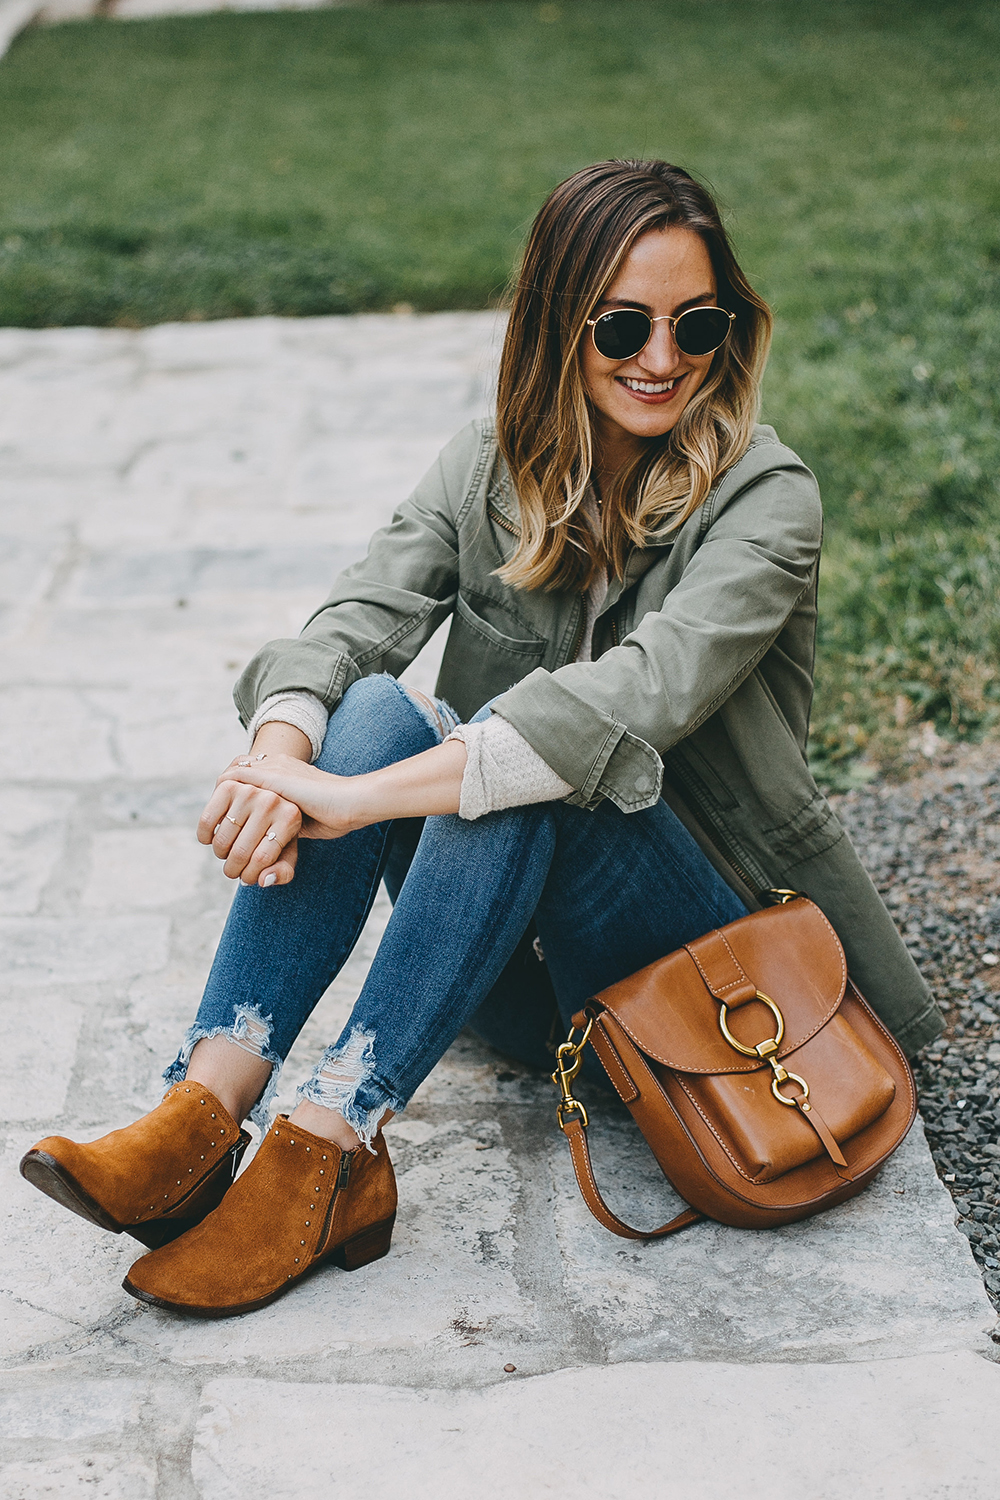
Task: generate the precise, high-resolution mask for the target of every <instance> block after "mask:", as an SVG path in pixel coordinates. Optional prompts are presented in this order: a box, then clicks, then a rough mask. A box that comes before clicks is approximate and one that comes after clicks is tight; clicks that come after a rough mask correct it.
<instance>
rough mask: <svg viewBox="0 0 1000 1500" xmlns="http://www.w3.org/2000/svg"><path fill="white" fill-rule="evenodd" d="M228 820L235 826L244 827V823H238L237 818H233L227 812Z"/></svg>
mask: <svg viewBox="0 0 1000 1500" xmlns="http://www.w3.org/2000/svg"><path fill="white" fill-rule="evenodd" d="M226 822H227V823H232V825H233V827H234V828H242V827H243V824H242V823H237V821H236V819H235V818H231V817H230V816H229V814H228V813H226Z"/></svg>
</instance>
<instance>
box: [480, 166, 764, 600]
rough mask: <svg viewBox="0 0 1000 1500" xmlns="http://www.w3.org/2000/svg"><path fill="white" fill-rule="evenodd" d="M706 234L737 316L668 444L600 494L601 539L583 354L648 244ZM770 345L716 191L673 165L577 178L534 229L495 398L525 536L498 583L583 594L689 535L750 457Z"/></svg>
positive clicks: (613, 169) (660, 442)
mask: <svg viewBox="0 0 1000 1500" xmlns="http://www.w3.org/2000/svg"><path fill="white" fill-rule="evenodd" d="M673 226H678V227H680V228H683V229H690V230H693V231H694V232H695V234H697V235H699V236H700V237H701V239H702V241H703V242H704V244H705V248H706V249H707V251H708V253H709V256H710V258H711V261H712V268H713V270H714V272H715V278H716V283H717V289H718V292H717V300H718V303H719V306H720V307H724V308H726V309H727V310H728V311H729V312H732V313H735V314H736V321H735V322H734V323H733V326H732V332H731V334H730V336H729V338H728V340H727V341H726V343H725V344H723V346H722V348H721V349H719V350H718V352H717V353H716V354H715V356H714V358H713V360H712V364H711V367H710V369H709V372H708V375H707V376H706V378H705V380H704V382H703V383H702V385H701V386H700V388H699V389H698V391H697V392H696V394H695V395H694V396H693V397H692V399H691V401H690V402H689V403H688V405H687V407H686V408H685V409H684V411H683V412H682V413H681V416H680V418H679V420H678V422H677V424H676V426H675V427H674V428H673V429H672V430H671V431H670V432H668V433H667V434H666V435H665V436H664V437H662V438H654V439H650V440H649V442H648V443H647V444H646V445H645V447H644V448H643V450H642V451H641V452H640V453H639V454H638V456H637V457H636V458H635V459H634V460H633V462H632V463H631V464H629V465H627V466H626V467H625V469H624V470H623V471H622V472H621V473H619V474H618V476H617V478H616V480H615V484H614V486H613V489H612V491H611V493H609V494H605V495H602V502H603V504H602V525H603V542H601V541H598V539H597V538H596V537H595V536H594V533H593V532H592V530H591V528H590V526H588V524H587V522H586V519H585V518H584V516H583V515H582V514H581V511H580V505H581V502H582V500H583V498H584V495H585V493H586V490H587V486H588V483H589V481H590V477H591V468H592V464H593V438H592V428H591V416H590V404H589V401H588V398H587V393H586V389H585V387H584V383H583V375H582V371H581V366H580V345H581V341H582V340H583V338H584V337H585V336H587V335H588V333H589V330H588V329H587V326H586V322H587V319H588V318H589V317H590V316H591V315H592V313H593V309H594V308H595V307H596V306H597V304H598V302H599V301H600V299H601V297H602V295H603V294H604V292H605V290H606V289H607V287H608V286H609V285H610V284H611V282H612V281H613V280H614V278H615V275H616V274H617V272H618V269H619V267H620V266H621V264H622V262H623V260H624V259H625V257H626V256H627V255H628V253H629V251H630V250H631V248H632V246H633V245H634V243H635V241H636V240H637V239H638V238H639V236H640V235H642V234H645V233H646V232H647V231H648V230H652V229H666V228H671V227H673ZM770 337H771V314H770V311H769V309H768V306H767V303H766V302H764V301H763V299H762V298H761V297H759V296H758V295H757V293H756V292H755V291H754V290H753V288H752V287H751V285H750V283H749V282H748V281H747V279H746V277H745V276H744V275H743V272H742V271H741V270H740V268H739V266H738V264H737V262H736V257H735V255H734V254H733V250H732V247H731V245H730V243H729V238H728V236H727V234H726V231H725V229H724V228H723V224H722V220H721V218H720V215H719V210H718V208H717V207H716V205H715V202H714V200H713V199H712V196H711V194H710V193H709V192H708V191H707V190H706V189H705V188H703V187H702V186H701V185H700V183H697V182H695V180H694V178H693V177H690V176H689V175H688V173H687V172H685V171H683V170H682V169H681V168H680V167H673V166H670V165H669V164H668V163H667V162H663V161H604V162H598V163H597V164H596V165H595V166H592V167H585V168H584V169H583V170H582V171H580V172H574V174H573V176H572V177H568V178H567V179H566V181H565V182H562V183H560V184H559V186H558V187H557V188H556V189H555V190H554V191H553V192H552V193H551V194H550V196H549V198H548V199H547V200H546V202H545V204H544V205H543V207H542V210H541V212H540V213H539V215H538V217H537V219H536V220H535V222H534V224H533V226H532V229H531V235H530V237H529V240H528V245H527V248H526V250H525V253H524V259H523V262H522V265H521V270H520V273H519V275H518V277H517V281H516V284H515V286H514V291H513V295H512V298H511V309H510V321H509V323H508V325H507V335H506V338H505V340H504V346H503V354H502V357H501V362H500V378H499V384H498V388H497V437H498V442H499V448H500V453H501V455H502V457H503V459H504V462H505V463H506V465H507V469H508V472H509V475H510V479H511V482H512V484H513V488H514V490H515V492H516V494H517V499H518V505H519V510H520V520H521V536H520V541H519V543H518V547H517V550H516V551H515V553H514V555H513V557H512V558H511V559H510V561H509V562H507V563H506V564H505V565H504V566H503V567H502V568H499V569H498V570H497V571H498V574H499V576H500V577H501V578H502V579H503V580H504V582H506V583H509V584H512V585H514V586H515V587H518V588H525V589H539V588H542V589H585V588H587V587H588V586H589V584H590V583H591V582H592V580H593V578H594V576H595V574H596V572H597V570H598V568H600V567H603V566H604V565H605V563H607V564H608V565H609V566H610V567H611V568H612V570H613V571H614V572H615V573H616V574H617V575H618V576H621V574H622V573H623V571H624V566H625V559H626V557H627V555H628V550H629V546H630V544H631V545H636V546H640V547H641V546H644V545H646V544H647V543H648V541H649V539H650V537H651V536H652V534H653V533H654V532H662V531H663V530H667V531H670V530H673V529H676V528H677V527H678V526H681V525H682V524H683V523H684V521H686V520H687V518H688V516H690V515H691V514H692V513H693V512H694V511H695V510H697V508H698V506H699V505H701V504H702V502H703V501H704V500H705V498H706V496H707V495H708V493H709V491H710V490H711V488H712V485H713V484H714V483H715V482H716V480H717V479H718V478H719V476H720V475H721V474H722V473H723V471H724V470H725V469H727V468H729V467H730V465H732V464H734V463H735V462H736V460H737V459H738V458H740V457H741V455H742V454H743V453H745V451H746V449H747V447H748V446H749V443H750V438H751V435H752V433H753V427H754V423H755V421H756V420H757V413H758V409H759V396H760V378H761V375H762V373H763V368H764V362H765V360H766V358H767V350H768V345H769V343H770Z"/></svg>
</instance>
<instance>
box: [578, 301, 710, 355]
mask: <svg viewBox="0 0 1000 1500" xmlns="http://www.w3.org/2000/svg"><path fill="white" fill-rule="evenodd" d="M735 320H736V314H735V313H731V312H726V309H725V308H724V307H689V308H688V310H687V312H682V313H681V314H680V315H679V316H678V317H676V318H671V317H667V316H666V315H664V316H663V317H661V318H651V317H650V316H649V313H644V312H640V310H639V308H637V307H620V308H619V307H616V308H615V309H614V310H613V311H612V312H606V313H601V316H600V317H599V318H588V319H587V327H588V328H589V329H591V330H592V332H593V336H594V348H595V349H596V350H597V352H598V354H603V355H604V358H605V359H631V358H632V356H633V354H638V353H639V352H640V350H642V349H645V347H646V345H647V344H648V343H649V341H650V339H651V338H652V336H653V324H654V323H669V324H670V331H671V333H672V334H673V336H674V343H675V344H676V345H677V347H678V349H679V350H680V351H681V353H682V354H694V355H697V354H714V353H715V351H716V349H721V348H722V345H723V344H724V343H725V342H726V339H727V338H728V337H729V330H730V329H731V328H732V326H733V323H734V322H735Z"/></svg>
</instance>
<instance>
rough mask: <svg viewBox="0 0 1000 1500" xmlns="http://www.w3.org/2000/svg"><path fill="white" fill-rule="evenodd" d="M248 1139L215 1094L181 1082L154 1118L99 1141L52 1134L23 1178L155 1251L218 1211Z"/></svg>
mask: <svg viewBox="0 0 1000 1500" xmlns="http://www.w3.org/2000/svg"><path fill="white" fill-rule="evenodd" d="M249 1141H250V1137H249V1135H248V1134H247V1133H246V1131H245V1130H241V1129H240V1127H239V1126H238V1125H237V1123H236V1121H235V1120H234V1119H233V1117H232V1116H231V1115H230V1113H229V1111H228V1110H227V1109H225V1108H224V1106H223V1105H222V1104H221V1103H220V1102H219V1100H218V1099H217V1098H216V1097H215V1095H214V1094H213V1093H211V1092H210V1091H209V1090H208V1089H206V1088H203V1087H202V1086H201V1085H200V1084H197V1083H177V1084H174V1086H173V1088H171V1089H170V1090H168V1092H167V1093H166V1094H165V1095H164V1097H163V1100H162V1102H161V1103H160V1104H158V1105H157V1107H156V1108H155V1109H154V1110H151V1111H150V1113H149V1114H148V1115H143V1117H142V1119H141V1120H136V1121H135V1122H134V1124H132V1125H126V1126H125V1128H124V1129H123V1130H112V1131H111V1133H110V1134H109V1135H105V1136H102V1137H101V1138H100V1140H97V1141H91V1142H89V1143H84V1144H81V1143H78V1142H77V1141H71V1140H67V1138H66V1137H65V1136H60V1135H50V1136H46V1137H45V1139H44V1140H42V1141H39V1142H38V1144H37V1145H35V1146H32V1148H31V1150H30V1151H28V1152H26V1153H25V1155H24V1156H23V1158H22V1159H21V1176H22V1177H23V1178H24V1179H25V1181H26V1182H30V1183H31V1185H32V1187H36V1188H38V1190H39V1191H40V1192H42V1193H45V1194H46V1196H47V1197H49V1198H52V1199H54V1200H55V1202H56V1203H60V1204H61V1205H62V1206H63V1208H68V1209H69V1210H70V1211H71V1212H72V1213H75V1214H79V1215H80V1217H81V1218H82V1219H87V1220H88V1221H89V1222H90V1223H91V1224H96V1225H97V1226H98V1228H100V1229H107V1230H110V1231H111V1233H112V1234H121V1233H122V1232H123V1231H124V1232H125V1233H128V1234H131V1235H132V1236H133V1237H134V1238H135V1239H137V1240H139V1241H140V1243H141V1244H143V1245H149V1246H151V1247H155V1246H158V1245H165V1244H167V1243H168V1242H169V1241H170V1240H172V1239H176V1237H177V1236H178V1235H181V1234H184V1233H185V1232H186V1231H187V1230H189V1229H191V1228H193V1227H194V1225H195V1224H198V1223H200V1222H201V1220H202V1219H203V1218H204V1217H205V1215H206V1214H209V1213H211V1212H212V1210H213V1209H214V1208H217V1207H218V1205H219V1204H220V1203H221V1202H222V1199H223V1196H224V1195H225V1193H226V1191H227V1190H228V1188H229V1187H230V1186H231V1184H232V1181H233V1178H234V1177H235V1175H236V1171H237V1168H238V1167H239V1164H240V1160H241V1158H242V1156H243V1152H244V1151H245V1150H246V1147H247V1145H248V1144H249Z"/></svg>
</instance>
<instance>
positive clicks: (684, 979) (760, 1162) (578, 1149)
mask: <svg viewBox="0 0 1000 1500" xmlns="http://www.w3.org/2000/svg"><path fill="white" fill-rule="evenodd" d="M768 895H769V896H770V897H771V899H773V900H776V901H777V902H778V903H779V904H777V905H774V906H770V907H765V908H764V909H763V910H761V911H757V912H753V913H751V915H750V916H747V917H741V918H740V919H739V921H737V922H730V923H729V924H728V926H726V927H720V928H717V929H715V930H714V931H712V932H707V933H706V934H705V935H704V937H700V938H697V939H696V940H695V941H694V942H692V943H687V944H686V945H685V946H684V947H683V948H679V949H678V950H677V952H676V953H670V954H668V955H667V957H666V958H661V959H659V960H658V961H657V962H656V963H653V964H650V965H649V967H648V968H645V969H642V970H640V972H639V973H638V974H633V975H631V977H630V978H628V979H623V980H622V981H621V982H620V983H619V984H613V985H611V986H610V988H609V989H606V990H603V991H602V992H601V993H600V994H599V995H595V996H594V997H593V999H592V1000H591V1001H590V1002H589V1003H588V1005H587V1006H586V1008H585V1009H584V1010H583V1011H581V1012H580V1013H579V1014H578V1015H576V1016H574V1017H573V1030H572V1031H571V1032H570V1037H569V1040H568V1041H566V1042H563V1043H562V1045H561V1046H560V1047H559V1049H558V1051H557V1054H556V1055H557V1058H558V1066H557V1068H556V1071H555V1073H553V1075H552V1078H553V1082H554V1083H555V1084H556V1085H557V1086H558V1087H559V1088H560V1089H561V1091H562V1097H561V1099H560V1101H559V1110H558V1112H559V1124H560V1127H561V1128H562V1130H563V1131H564V1133H565V1135H566V1137H567V1139H568V1141H569V1145H570V1151H571V1153H572V1158H573V1167H574V1170H575V1172H576V1180H577V1183H578V1184H579V1187H580V1191H581V1193H582V1194H583V1197H584V1199H585V1201H586V1203H587V1206H588V1207H589V1208H590V1210H591V1212H592V1213H593V1214H594V1216H595V1218H597V1219H598V1220H599V1221H600V1223H602V1224H603V1225H604V1226H605V1228H606V1229H610V1230H611V1231H612V1232H613V1233H614V1234H620V1235H622V1236H623V1237H625V1238H626V1239H653V1238H656V1237H657V1236H659V1235H664V1234H671V1233H672V1232H673V1231H674V1230H677V1229H683V1228H685V1226H686V1225H688V1224H693V1223H695V1222H696V1220H698V1219H700V1218H703V1217H705V1216H708V1217H710V1218H713V1219H717V1220H719V1221H720V1223H723V1224H732V1225H736V1226H737V1227H739V1228H741V1229H766V1228H768V1227H770V1226H771V1225H776V1224H788V1223H790V1222H792V1221H793V1220H795V1219H804V1218H807V1217H808V1216H809V1215H810V1214H815V1213H819V1212H820V1211H821V1210H822V1209H825V1208H831V1207H832V1206H833V1205H834V1204H835V1203H842V1202H843V1201H844V1200H845V1199H846V1198H852V1197H853V1196H854V1195H855V1194H856V1193H859V1192H860V1191H861V1189H862V1188H863V1187H865V1185H866V1184H867V1183H869V1182H870V1181H871V1179H872V1178H873V1177H874V1176H875V1174H876V1172H878V1170H879V1168H880V1167H881V1166H882V1165H883V1164H884V1163H885V1162H886V1161H887V1159H888V1158H889V1156H891V1154H892V1152H893V1151H895V1149H896V1147H897V1146H898V1145H899V1144H900V1142H901V1141H902V1140H903V1138H904V1136H905V1135H906V1132H907V1131H908V1130H909V1128H910V1126H911V1124H912V1123H913V1119H914V1116H915V1114H916V1090H915V1088H914V1084H913V1075H912V1074H911V1072H910V1068H909V1064H908V1063H907V1061H906V1058H905V1057H904V1055H903V1053H902V1052H901V1050H900V1048H899V1046H898V1045H897V1043H896V1041H895V1040H894V1038H893V1037H892V1035H891V1034H890V1033H889V1032H888V1031H887V1030H886V1028H885V1027H884V1026H883V1025H882V1022H881V1021H880V1020H879V1019H878V1017H877V1016H876V1015H875V1013H874V1012H873V1011H872V1010H871V1008H870V1007H869V1006H868V1005H867V1003H866V1002H865V1001H864V1000H863V999H862V997H861V995H860V994H859V993H858V991H857V989H855V987H854V985H853V984H852V983H851V980H850V978H849V976H848V973H847V963H846V961H845V958H844V950H843V948H842V947H841V945H840V940H839V939H838V937H837V934H836V933H835V932H834V930H833V928H832V927H831V926H830V923H829V922H828V921H827V919H826V917H825V916H824V915H823V913H822V912H821V911H820V909H819V907H817V906H815V905H814V904H813V902H812V901H809V900H808V899H807V898H806V897H804V896H801V895H799V894H798V893H796V892H794V891H775V892H770V893H768ZM578 1032H580V1033H582V1036H581V1037H580V1039H579V1040H574V1038H575V1037H576V1036H577V1033H578ZM588 1041H589V1042H590V1044H591V1045H592V1046H593V1048H594V1051H595V1052H596V1053H597V1056H598V1057H599V1058H600V1060H601V1062H602V1064H603V1065H604V1069H605V1072H606V1073H607V1075H608V1078H609V1079H610V1080H611V1083H612V1085H613V1087H614V1088H615V1089H616V1090H617V1092H618V1094H619V1095H620V1096H621V1098H622V1099H623V1100H624V1102H625V1104H627V1105H628V1108H629V1109H630V1110H631V1112H632V1114H633V1116H634V1118H635V1120H636V1123H637V1124H638V1126H639V1129H640V1130H641V1131H642V1133H643V1135H644V1136H645V1137H646V1140H647V1142H648V1143H649V1146H650V1149H651V1150H652V1152H653V1155H654V1156H655V1157H656V1160H657V1162H658V1163H659V1165H660V1167H661V1168H662V1170H663V1173H664V1175H665V1176H666V1177H667V1178H668V1179H669V1181H670V1182H671V1183H672V1184H673V1186H674V1187H675V1188H676V1190H677V1191H678V1192H679V1193H680V1194H681V1196H682V1197H683V1198H685V1199H686V1200H687V1202H688V1203H689V1204H690V1205H691V1207H690V1208H688V1209H687V1210H685V1212H683V1213H682V1214H679V1215H678V1216H677V1217H676V1218H675V1219H672V1220H671V1221H670V1223H669V1224H664V1225H662V1226H661V1227H660V1228H659V1229H647V1230H641V1229H632V1228H631V1227H630V1226H629V1225H628V1224H625V1223H624V1222H623V1221H622V1220H621V1219H619V1218H618V1217H617V1215H616V1214H614V1213H612V1211H611V1210H610V1208H608V1206H607V1204H606V1203H605V1202H604V1199H603V1198H602V1197H601V1194H600V1192H599V1191H598V1188H597V1184H596V1182H595V1180H594V1174H593V1171H592V1168H591V1164H590V1151H589V1148H588V1145H587V1135H586V1132H587V1125H588V1119H587V1111H586V1110H585V1108H584V1107H583V1105H582V1104H581V1103H580V1101H579V1100H578V1099H575V1098H574V1097H573V1092H572V1084H573V1080H574V1079H575V1077H576V1074H577V1073H578V1072H579V1070H580V1066H581V1063H582V1052H583V1049H584V1047H585V1046H586V1044H587V1042H588Z"/></svg>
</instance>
